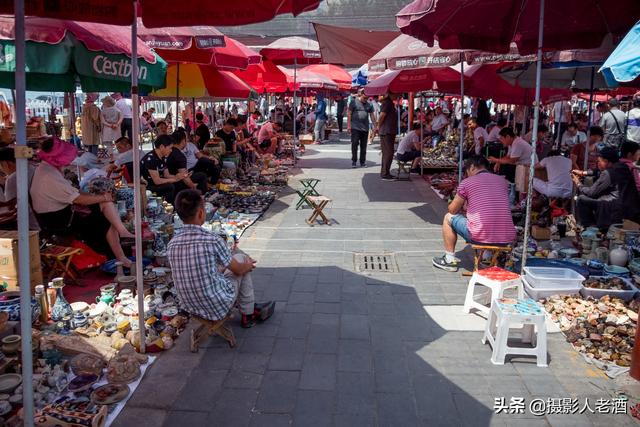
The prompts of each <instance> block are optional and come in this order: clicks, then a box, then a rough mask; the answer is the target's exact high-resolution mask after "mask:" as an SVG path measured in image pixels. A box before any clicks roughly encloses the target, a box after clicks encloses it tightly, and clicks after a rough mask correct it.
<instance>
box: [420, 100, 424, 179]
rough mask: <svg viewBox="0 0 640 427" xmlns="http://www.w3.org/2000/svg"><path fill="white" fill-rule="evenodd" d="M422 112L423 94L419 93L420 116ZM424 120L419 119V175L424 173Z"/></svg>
mask: <svg viewBox="0 0 640 427" xmlns="http://www.w3.org/2000/svg"><path fill="white" fill-rule="evenodd" d="M423 114H424V94H422V95H420V116H422V117H424V116H423ZM423 158H424V120H423V119H421V120H420V175H424V162H423V161H422V160H423Z"/></svg>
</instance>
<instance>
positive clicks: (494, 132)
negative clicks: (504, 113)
mask: <svg viewBox="0 0 640 427" xmlns="http://www.w3.org/2000/svg"><path fill="white" fill-rule="evenodd" d="M506 125H507V119H505V118H504V117H501V118H499V119H498V122H497V123H496V125H495V126H494V127H492V128H491V131H490V132H489V136H488V137H487V139H486V142H499V141H500V131H501V130H502V129H503V128H504V127H505V126H506Z"/></svg>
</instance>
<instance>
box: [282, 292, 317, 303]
mask: <svg viewBox="0 0 640 427" xmlns="http://www.w3.org/2000/svg"><path fill="white" fill-rule="evenodd" d="M314 297H315V295H314V294H313V293H312V292H293V291H292V292H291V293H290V294H289V299H288V300H287V303H288V304H313V302H314Z"/></svg>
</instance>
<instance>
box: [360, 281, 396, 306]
mask: <svg viewBox="0 0 640 427" xmlns="http://www.w3.org/2000/svg"><path fill="white" fill-rule="evenodd" d="M391 288H392V286H389V285H380V286H367V288H366V289H367V302H369V303H374V302H377V303H391V302H393V294H392V293H391Z"/></svg>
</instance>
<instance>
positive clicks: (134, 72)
mask: <svg viewBox="0 0 640 427" xmlns="http://www.w3.org/2000/svg"><path fill="white" fill-rule="evenodd" d="M131 104H132V107H133V119H132V120H131V122H132V127H133V130H132V134H133V135H132V138H131V145H132V146H133V203H134V216H135V218H134V234H135V235H136V293H137V294H138V295H137V297H138V328H139V331H140V353H144V352H145V350H146V349H145V339H146V333H145V332H146V331H145V323H144V287H143V282H142V203H141V202H142V200H141V199H142V197H141V196H142V195H141V194H140V111H139V107H138V1H137V0H133V22H132V23H131ZM176 110H177V108H176ZM176 115H177V114H176Z"/></svg>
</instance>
